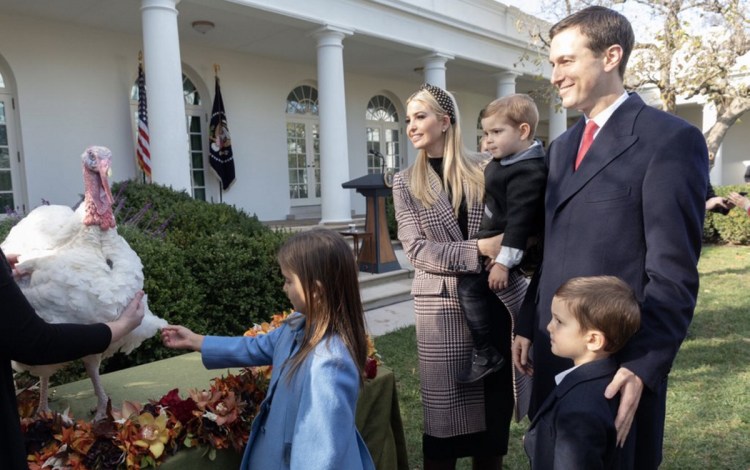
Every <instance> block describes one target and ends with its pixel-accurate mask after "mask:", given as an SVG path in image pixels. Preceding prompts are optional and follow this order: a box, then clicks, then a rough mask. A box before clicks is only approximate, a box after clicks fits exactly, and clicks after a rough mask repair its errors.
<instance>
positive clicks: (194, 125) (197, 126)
mask: <svg viewBox="0 0 750 470" xmlns="http://www.w3.org/2000/svg"><path fill="white" fill-rule="evenodd" d="M200 131H201V118H200V117H198V116H190V132H197V133H200Z"/></svg>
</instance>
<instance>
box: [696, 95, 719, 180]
mask: <svg viewBox="0 0 750 470" xmlns="http://www.w3.org/2000/svg"><path fill="white" fill-rule="evenodd" d="M715 122H716V107H715V106H714V105H713V104H712V103H704V104H703V123H702V129H701V130H702V131H703V132H706V131H707V130H709V129H710V128H711V126H713V125H714V123H715ZM723 149H724V145H723V144H722V145H719V149H718V150H717V151H716V155H715V156H714V166H713V167H712V168H711V172H710V173H709V174H708V177H709V179H710V180H711V184H712V185H713V186H721V185H722V184H723V182H724V176H723V173H724V169H723V167H724V159H723V158H722V157H723V156H724V155H723V154H724V152H723ZM709 157H710V155H709Z"/></svg>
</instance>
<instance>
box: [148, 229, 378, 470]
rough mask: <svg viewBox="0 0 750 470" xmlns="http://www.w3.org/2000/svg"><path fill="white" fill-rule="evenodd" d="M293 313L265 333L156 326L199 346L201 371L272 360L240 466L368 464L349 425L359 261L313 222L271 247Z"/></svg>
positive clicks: (359, 372) (360, 348)
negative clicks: (218, 333)
mask: <svg viewBox="0 0 750 470" xmlns="http://www.w3.org/2000/svg"><path fill="white" fill-rule="evenodd" d="M278 261H279V265H280V267H281V273H282V275H283V276H284V291H285V292H286V295H287V296H288V297H289V300H290V301H291V303H292V306H293V307H294V310H295V312H294V313H293V314H292V315H290V316H289V317H288V318H287V320H286V321H285V323H284V324H283V325H282V326H281V327H279V328H277V329H275V330H273V331H271V332H270V333H269V334H267V335H260V336H255V337H246V336H241V337H216V336H202V335H199V334H196V333H193V332H192V331H190V330H189V329H187V328H185V327H183V326H173V325H170V326H167V327H165V328H163V329H162V340H163V342H164V345H165V346H167V347H170V348H177V349H192V350H195V351H200V352H201V354H202V357H203V364H204V365H205V366H206V368H208V369H218V368H225V367H245V366H262V365H269V364H271V365H273V372H272V376H271V382H270V383H269V386H268V392H267V395H266V399H265V400H264V401H263V403H262V404H261V407H260V410H259V412H258V415H257V416H256V418H255V420H254V421H253V425H252V429H251V432H250V440H249V441H248V443H247V447H246V448H245V454H244V456H243V458H242V467H241V468H242V469H248V468H249V469H253V470H256V469H262V470H273V469H303V468H304V469H316V470H325V469H331V470H334V469H336V470H338V469H353V470H358V469H363V470H369V469H374V465H373V462H372V458H371V457H370V453H369V452H368V450H367V447H366V446H365V444H364V442H363V441H362V437H361V436H360V435H359V432H357V429H356V427H355V424H354V414H355V411H356V406H357V397H358V395H359V390H360V387H361V386H362V384H363V376H364V375H363V369H364V364H365V360H366V357H367V337H366V333H365V326H364V315H363V311H362V302H361V300H360V295H359V282H358V278H357V268H356V264H355V261H354V257H353V255H352V251H351V249H350V248H349V246H348V245H347V243H346V241H344V239H343V237H341V236H340V235H338V234H337V233H335V232H332V231H330V230H325V229H314V230H310V231H308V232H301V233H298V234H295V235H293V236H292V237H290V238H289V239H288V240H287V241H286V243H285V244H284V245H283V246H282V247H281V249H280V250H279V255H278Z"/></svg>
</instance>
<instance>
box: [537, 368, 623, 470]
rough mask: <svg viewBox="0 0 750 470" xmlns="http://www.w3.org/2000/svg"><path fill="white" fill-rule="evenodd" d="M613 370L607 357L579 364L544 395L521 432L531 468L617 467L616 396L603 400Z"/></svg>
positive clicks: (561, 469) (582, 469)
mask: <svg viewBox="0 0 750 470" xmlns="http://www.w3.org/2000/svg"><path fill="white" fill-rule="evenodd" d="M617 368H618V366H617V362H616V361H615V360H614V359H613V358H611V357H609V358H607V359H602V360H599V361H594V362H589V363H587V364H583V365H581V366H580V367H578V368H577V369H575V370H574V371H572V372H570V373H569V374H568V375H567V376H565V378H564V379H563V380H562V382H560V385H558V386H557V387H556V388H555V389H554V391H553V392H552V394H551V395H550V396H549V397H547V400H546V401H545V402H544V404H542V406H541V408H540V409H539V411H538V412H537V414H536V416H535V417H534V420H533V421H532V422H531V425H530V426H529V430H528V431H527V432H526V435H525V436H524V441H523V446H524V449H525V450H526V454H527V455H528V456H529V460H530V462H531V468H532V470H534V469H543V470H565V469H570V470H584V469H585V470H596V469H617V468H619V460H618V457H619V451H618V449H617V446H616V443H617V431H616V430H615V416H616V414H617V407H618V406H619V404H620V400H619V398H618V397H615V398H614V399H612V400H607V399H606V398H604V389H605V388H607V385H608V384H609V382H610V381H611V380H612V378H613V377H614V375H615V372H616V371H617Z"/></svg>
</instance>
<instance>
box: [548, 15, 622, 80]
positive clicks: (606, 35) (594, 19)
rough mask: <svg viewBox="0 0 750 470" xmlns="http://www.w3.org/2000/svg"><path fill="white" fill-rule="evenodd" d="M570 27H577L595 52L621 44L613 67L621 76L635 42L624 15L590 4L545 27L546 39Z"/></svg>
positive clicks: (597, 53) (599, 53) (598, 52)
mask: <svg viewBox="0 0 750 470" xmlns="http://www.w3.org/2000/svg"><path fill="white" fill-rule="evenodd" d="M570 28H578V29H580V31H581V34H583V35H584V36H586V37H587V38H588V40H589V44H588V46H589V49H591V50H592V51H593V52H594V54H596V55H597V56H599V55H601V54H602V53H604V51H606V50H607V48H608V47H610V46H614V45H615V44H617V45H619V46H620V47H622V60H621V61H620V66H619V67H618V68H617V71H618V72H619V74H620V78H624V77H625V68H626V67H627V65H628V59H629V58H630V53H631V52H632V51H633V45H634V44H635V35H634V34H633V27H632V26H631V25H630V21H628V19H627V18H625V17H624V16H623V15H622V14H620V13H618V12H616V11H614V10H610V9H609V8H605V7H600V6H591V7H588V8H584V9H583V10H580V11H577V12H575V13H573V14H572V15H569V16H568V17H566V18H563V19H562V20H560V21H558V22H557V24H555V25H554V26H552V28H550V30H549V38H550V40H552V38H554V37H555V36H556V35H558V34H559V33H561V32H563V31H565V30H566V29H570Z"/></svg>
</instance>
